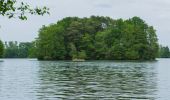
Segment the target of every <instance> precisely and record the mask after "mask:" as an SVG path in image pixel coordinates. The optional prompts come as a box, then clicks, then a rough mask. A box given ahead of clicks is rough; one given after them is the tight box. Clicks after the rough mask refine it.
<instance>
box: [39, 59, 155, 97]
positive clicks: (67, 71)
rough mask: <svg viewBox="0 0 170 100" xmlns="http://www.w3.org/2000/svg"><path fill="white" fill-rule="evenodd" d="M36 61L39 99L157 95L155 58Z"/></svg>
mask: <svg viewBox="0 0 170 100" xmlns="http://www.w3.org/2000/svg"><path fill="white" fill-rule="evenodd" d="M39 63H40V70H39V85H40V87H39V88H37V93H38V95H37V96H38V97H39V99H40V100H46V99H50V100H51V99H52V100H53V99H54V100H55V99H76V100H77V99H88V100H89V99H90V100H91V99H118V100H127V99H130V100H131V99H135V100H136V99H149V100H150V99H151V100H152V99H153V100H154V99H155V98H156V97H155V93H156V90H157V89H156V88H157V83H156V74H157V73H156V72H157V71H156V62H109V61H91V62H78V63H76V62H64V61H58V62H48V61H42V62H39Z"/></svg>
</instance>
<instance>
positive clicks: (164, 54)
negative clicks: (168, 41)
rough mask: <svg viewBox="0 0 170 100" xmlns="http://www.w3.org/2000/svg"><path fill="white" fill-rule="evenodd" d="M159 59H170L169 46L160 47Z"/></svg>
mask: <svg viewBox="0 0 170 100" xmlns="http://www.w3.org/2000/svg"><path fill="white" fill-rule="evenodd" d="M158 57H159V58H170V50H169V47H168V46H165V47H164V46H162V45H160V46H159V55H158Z"/></svg>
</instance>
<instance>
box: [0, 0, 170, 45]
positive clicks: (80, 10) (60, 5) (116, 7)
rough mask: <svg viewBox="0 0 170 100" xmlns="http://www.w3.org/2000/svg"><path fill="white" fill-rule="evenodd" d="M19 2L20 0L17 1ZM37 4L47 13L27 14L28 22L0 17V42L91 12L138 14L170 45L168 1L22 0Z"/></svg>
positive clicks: (20, 38) (28, 38) (28, 36)
mask: <svg viewBox="0 0 170 100" xmlns="http://www.w3.org/2000/svg"><path fill="white" fill-rule="evenodd" d="M18 1H21V0H18ZM22 1H25V2H28V3H29V4H31V5H33V6H36V5H39V6H42V5H44V6H47V7H49V8H50V13H51V14H50V15H46V16H43V17H42V16H29V19H28V20H27V21H20V20H18V19H8V18H6V17H2V16H0V25H1V28H0V38H1V39H2V40H3V41H11V40H12V41H20V42H21V41H32V40H34V39H35V38H36V37H37V34H38V30H39V28H40V27H41V26H42V25H48V24H50V23H55V22H57V21H58V20H61V19H62V18H64V17H68V16H78V17H89V16H91V15H99V16H109V17H111V18H114V19H117V18H123V19H128V18H131V17H133V16H139V17H141V18H142V19H144V20H145V21H146V22H147V23H148V24H149V25H152V26H154V27H155V29H156V30H157V35H158V38H159V43H161V44H163V45H168V46H170V0H22Z"/></svg>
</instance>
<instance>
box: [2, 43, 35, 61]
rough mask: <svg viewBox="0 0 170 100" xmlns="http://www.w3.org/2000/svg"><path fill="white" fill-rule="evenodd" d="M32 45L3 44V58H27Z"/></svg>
mask: <svg viewBox="0 0 170 100" xmlns="http://www.w3.org/2000/svg"><path fill="white" fill-rule="evenodd" d="M30 48H32V43H29V42H21V43H18V42H12V41H10V42H8V43H7V42H5V52H4V58H27V57H29V52H30V51H29V50H30Z"/></svg>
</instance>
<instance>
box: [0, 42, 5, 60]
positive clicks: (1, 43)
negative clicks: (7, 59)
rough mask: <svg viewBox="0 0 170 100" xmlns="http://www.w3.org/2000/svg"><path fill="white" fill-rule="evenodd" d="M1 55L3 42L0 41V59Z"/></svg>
mask: <svg viewBox="0 0 170 100" xmlns="http://www.w3.org/2000/svg"><path fill="white" fill-rule="evenodd" d="M3 53H4V45H3V42H2V41H1V40H0V58H2V57H3Z"/></svg>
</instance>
